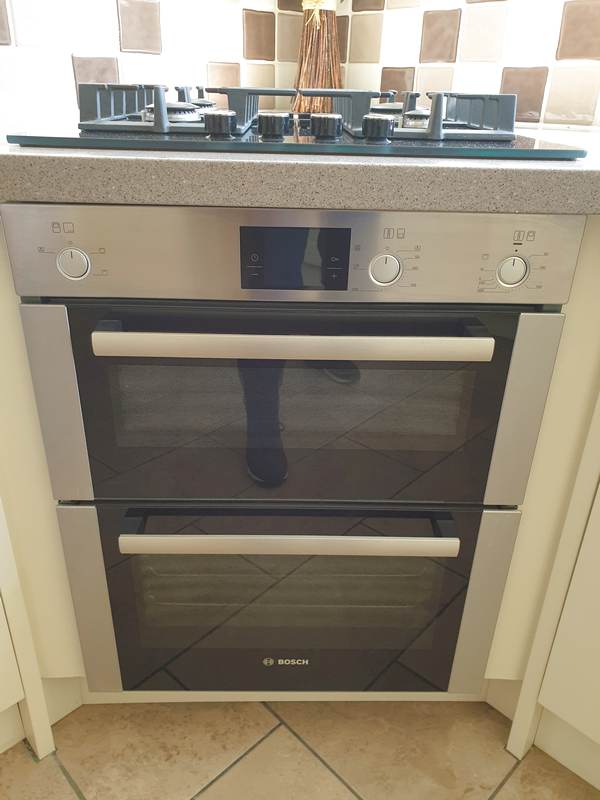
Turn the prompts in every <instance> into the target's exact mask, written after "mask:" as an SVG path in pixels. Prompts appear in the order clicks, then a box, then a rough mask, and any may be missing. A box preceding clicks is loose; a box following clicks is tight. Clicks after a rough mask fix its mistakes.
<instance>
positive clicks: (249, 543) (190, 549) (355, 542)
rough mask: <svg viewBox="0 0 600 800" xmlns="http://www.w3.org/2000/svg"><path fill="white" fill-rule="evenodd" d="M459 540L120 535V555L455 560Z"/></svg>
mask: <svg viewBox="0 0 600 800" xmlns="http://www.w3.org/2000/svg"><path fill="white" fill-rule="evenodd" d="M459 550H460V539H456V538H451V537H448V538H434V537H429V538H428V537H408V536H406V537H402V538H401V537H393V536H382V537H377V536H229V535H227V536H208V535H202V534H200V535H195V534H190V535H183V536H182V535H177V534H174V535H164V534H149V535H144V534H122V535H121V536H119V551H120V552H121V553H122V554H123V555H144V556H154V555H169V556H175V555H178V556H179V555H181V556H184V555H185V556H192V555H252V556H258V555H261V556H280V555H285V556H413V557H417V558H456V557H457V556H458V552H459Z"/></svg>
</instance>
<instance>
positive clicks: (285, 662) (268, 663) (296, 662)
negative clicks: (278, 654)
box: [262, 657, 310, 667]
mask: <svg viewBox="0 0 600 800" xmlns="http://www.w3.org/2000/svg"><path fill="white" fill-rule="evenodd" d="M262 663H263V664H264V665H265V667H272V666H274V665H277V666H278V667H308V665H309V664H310V659H308V658H278V659H274V658H270V657H267V658H263V660H262Z"/></svg>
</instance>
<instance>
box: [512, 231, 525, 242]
mask: <svg viewBox="0 0 600 800" xmlns="http://www.w3.org/2000/svg"><path fill="white" fill-rule="evenodd" d="M525 234H526V231H515V232H514V233H513V242H524V241H525Z"/></svg>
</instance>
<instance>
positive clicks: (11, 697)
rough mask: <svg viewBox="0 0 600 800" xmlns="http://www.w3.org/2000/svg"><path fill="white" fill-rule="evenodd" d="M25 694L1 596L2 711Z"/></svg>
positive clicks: (0, 702)
mask: <svg viewBox="0 0 600 800" xmlns="http://www.w3.org/2000/svg"><path fill="white" fill-rule="evenodd" d="M24 696H25V693H24V692H23V685H22V684H21V676H20V675H19V668H18V666H17V659H16V656H15V651H14V650H13V645H12V639H11V638H10V631H9V630H8V622H7V620H6V614H5V613H4V606H3V605H2V599H1V598H0V711H4V710H5V709H6V708H9V707H10V706H14V704H15V703H18V702H19V700H22V699H23V697H24Z"/></svg>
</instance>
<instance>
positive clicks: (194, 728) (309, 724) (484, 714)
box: [0, 702, 600, 800]
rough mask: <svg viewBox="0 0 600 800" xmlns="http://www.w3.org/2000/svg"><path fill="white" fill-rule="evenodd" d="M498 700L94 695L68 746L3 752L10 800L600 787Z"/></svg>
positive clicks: (502, 797) (413, 796) (516, 794)
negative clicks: (543, 745)
mask: <svg viewBox="0 0 600 800" xmlns="http://www.w3.org/2000/svg"><path fill="white" fill-rule="evenodd" d="M508 728H509V723H508V721H507V720H506V719H505V718H504V717H503V716H501V715H500V714H499V713H498V712H496V711H494V710H493V709H492V708H490V707H489V706H487V705H485V704H484V703H447V702H417V703H412V702H403V703H382V702H365V703H269V704H260V703H193V704H192V703H177V704H175V703H173V704H167V703H163V704H143V705H141V704H140V705H89V706H83V707H82V708H79V709H77V711H74V712H73V713H72V714H70V715H69V716H68V717H66V718H65V719H63V720H61V721H60V722H59V723H58V724H57V725H56V726H55V727H54V735H55V740H56V747H57V750H56V753H55V754H54V755H51V756H48V758H45V759H43V760H42V761H39V762H38V761H37V760H36V758H35V757H34V756H33V754H32V753H31V751H30V750H29V749H28V748H27V747H26V746H25V745H24V744H19V745H17V746H16V747H13V748H12V749H11V750H9V751H8V752H6V753H4V754H2V755H0V798H2V800H42V798H43V800H74V799H75V798H79V800H82V798H83V799H84V800H194V798H202V800H236V798H243V800H263V798H269V800H271V799H272V798H278V799H279V798H282V800H351V798H358V800H396V799H397V800H400V799H401V800H455V798H469V800H491V798H497V800H594V799H595V800H598V798H600V791H597V790H596V789H593V788H592V787H591V786H589V785H588V784H587V783H585V782H584V781H582V780H581V779H580V778H578V777H577V776H575V775H574V774H573V773H572V772H569V770H567V769H565V768H564V767H562V766H561V765H560V764H558V763H557V762H556V761H554V760H553V759H551V758H549V757H548V756H546V755H545V754H544V753H542V752H541V751H540V750H537V749H536V748H534V749H533V750H532V751H530V753H529V754H528V755H527V756H526V758H525V759H524V760H523V761H522V762H521V763H518V762H517V761H516V759H515V758H513V757H512V756H511V755H509V754H508V753H507V752H506V750H505V749H504V744H505V741H506V738H507V735H508Z"/></svg>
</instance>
